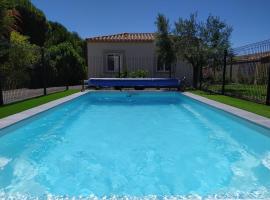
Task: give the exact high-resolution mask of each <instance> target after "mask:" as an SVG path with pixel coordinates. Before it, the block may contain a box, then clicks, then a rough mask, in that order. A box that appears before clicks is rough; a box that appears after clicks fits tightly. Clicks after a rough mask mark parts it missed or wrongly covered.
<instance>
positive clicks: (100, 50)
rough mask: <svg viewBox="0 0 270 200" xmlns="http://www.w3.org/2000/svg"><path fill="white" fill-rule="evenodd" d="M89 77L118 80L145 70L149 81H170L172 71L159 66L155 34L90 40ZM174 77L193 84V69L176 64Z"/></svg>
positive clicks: (134, 34) (124, 34) (124, 35)
mask: <svg viewBox="0 0 270 200" xmlns="http://www.w3.org/2000/svg"><path fill="white" fill-rule="evenodd" d="M87 49H88V54H87V55H88V77H89V78H103V77H118V76H119V73H121V72H133V71H137V70H141V69H143V70H146V71H147V72H148V73H147V74H148V76H149V77H152V78H162V77H166V78H167V77H169V76H170V70H169V67H166V66H165V65H163V64H160V63H159V62H158V58H157V53H156V46H155V34H154V33H121V34H115V35H107V36H99V37H92V38H88V39H87ZM171 67H172V72H171V74H172V77H173V78H178V79H182V78H183V77H186V81H187V83H191V82H192V67H191V66H190V65H189V64H187V63H185V62H183V61H181V60H177V62H176V63H175V64H173V65H172V66H171Z"/></svg>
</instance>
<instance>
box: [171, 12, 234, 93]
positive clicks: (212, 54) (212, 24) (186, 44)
mask: <svg viewBox="0 0 270 200" xmlns="http://www.w3.org/2000/svg"><path fill="white" fill-rule="evenodd" d="M231 32H232V28H231V27H230V26H228V25H227V24H226V23H225V22H223V21H221V20H220V19H219V17H214V16H212V15H210V16H209V17H208V18H207V20H206V23H202V22H198V20H197V13H194V14H191V15H190V17H189V19H181V18H180V19H179V20H178V22H176V23H175V45H176V49H177V54H178V56H180V57H182V58H183V59H184V60H186V61H187V62H189V63H190V64H191V65H192V67H193V87H194V88H197V86H198V78H199V77H201V76H202V67H203V65H205V64H206V63H212V65H213V66H218V65H220V63H221V62H222V61H223V56H224V50H227V49H228V48H229V47H230V35H231ZM199 75H200V76H199Z"/></svg>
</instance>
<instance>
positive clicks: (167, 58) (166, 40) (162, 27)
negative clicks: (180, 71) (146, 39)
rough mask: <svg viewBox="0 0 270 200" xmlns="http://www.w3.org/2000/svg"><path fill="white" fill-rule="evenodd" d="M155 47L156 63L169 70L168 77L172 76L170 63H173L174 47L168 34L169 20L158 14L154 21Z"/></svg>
mask: <svg viewBox="0 0 270 200" xmlns="http://www.w3.org/2000/svg"><path fill="white" fill-rule="evenodd" d="M156 26H157V31H156V41H155V42H156V46H157V53H158V62H159V63H160V64H162V65H165V69H167V68H169V71H170V77H171V76H172V63H173V62H174V61H175V58H176V57H175V51H174V45H173V41H172V38H171V33H170V24H169V19H167V18H166V17H165V16H164V15H162V14H158V16H157V19H156Z"/></svg>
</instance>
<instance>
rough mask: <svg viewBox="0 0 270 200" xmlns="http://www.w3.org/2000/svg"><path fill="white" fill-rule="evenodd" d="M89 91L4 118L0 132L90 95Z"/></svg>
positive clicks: (0, 120)
mask: <svg viewBox="0 0 270 200" xmlns="http://www.w3.org/2000/svg"><path fill="white" fill-rule="evenodd" d="M88 92H89V91H84V92H77V93H74V94H71V95H69V96H66V97H63V98H60V99H56V100H54V101H50V102H48V103H45V104H42V105H40V106H37V107H34V108H30V109H28V110H25V111H22V112H19V113H16V114H13V115H10V116H8V117H4V118H2V119H0V130H1V129H3V128H6V127H8V126H11V125H13V124H15V123H17V122H20V121H22V120H24V119H27V118H29V117H32V116H34V115H37V114H39V113H41V112H44V111H46V110H49V109H51V108H54V107H56V106H58V105H60V104H63V103H66V102H68V101H70V100H72V99H75V98H77V97H80V96H82V95H84V94H86V93H88Z"/></svg>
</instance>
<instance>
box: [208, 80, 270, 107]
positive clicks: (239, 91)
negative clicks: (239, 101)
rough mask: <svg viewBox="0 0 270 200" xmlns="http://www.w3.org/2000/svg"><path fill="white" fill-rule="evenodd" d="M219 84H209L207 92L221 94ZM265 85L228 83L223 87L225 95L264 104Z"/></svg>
mask: <svg viewBox="0 0 270 200" xmlns="http://www.w3.org/2000/svg"><path fill="white" fill-rule="evenodd" d="M221 87H222V85H221V84H211V85H208V86H207V90H210V91H214V92H221ZM266 91H267V85H266V84H264V85H254V84H239V83H230V84H226V85H225V94H228V95H234V96H241V97H242V98H245V99H250V100H254V101H257V102H260V103H264V102H265V100H266Z"/></svg>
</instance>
